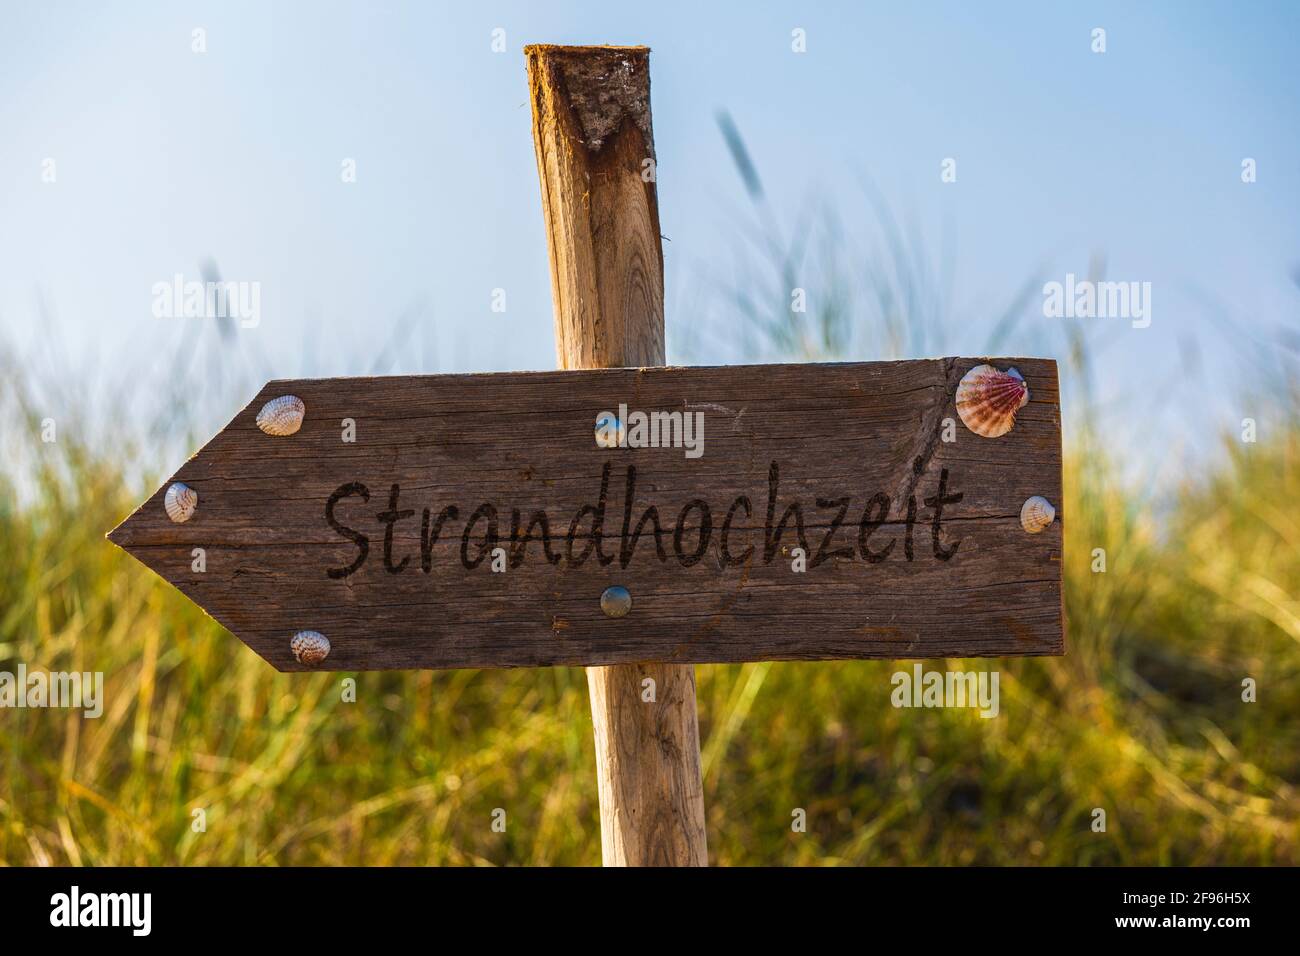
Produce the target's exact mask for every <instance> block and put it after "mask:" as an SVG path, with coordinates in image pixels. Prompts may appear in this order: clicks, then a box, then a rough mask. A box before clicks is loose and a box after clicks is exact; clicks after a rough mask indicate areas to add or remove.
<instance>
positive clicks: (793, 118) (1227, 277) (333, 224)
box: [0, 2, 1300, 441]
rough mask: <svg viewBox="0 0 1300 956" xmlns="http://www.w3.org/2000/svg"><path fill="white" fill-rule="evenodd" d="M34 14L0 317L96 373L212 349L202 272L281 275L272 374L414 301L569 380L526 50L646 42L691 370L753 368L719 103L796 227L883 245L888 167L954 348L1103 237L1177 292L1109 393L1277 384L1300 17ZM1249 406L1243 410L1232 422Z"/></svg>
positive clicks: (1200, 9)
mask: <svg viewBox="0 0 1300 956" xmlns="http://www.w3.org/2000/svg"><path fill="white" fill-rule="evenodd" d="M5 20H6V29H5V30H4V31H3V33H0V128H2V129H3V130H4V131H5V132H4V135H3V137H2V138H0V328H2V329H3V336H4V339H5V340H6V341H7V342H8V343H10V344H12V345H14V346H16V347H17V348H19V349H20V350H24V351H27V352H29V353H30V352H31V350H37V351H45V352H51V353H53V354H54V355H56V356H58V358H56V359H55V361H56V362H60V363H66V364H67V367H68V368H70V369H72V368H78V369H91V370H93V374H94V375H95V376H96V377H97V378H101V379H109V380H111V379H112V378H113V377H114V376H115V375H116V376H119V377H123V376H126V375H132V376H138V375H144V374H146V371H145V370H147V368H148V366H149V363H150V362H152V361H154V360H155V358H156V357H157V356H159V355H163V354H166V353H168V352H169V351H170V350H171V348H172V347H173V345H174V343H175V341H176V340H177V339H178V338H179V337H182V336H191V335H193V334H195V333H194V329H193V323H194V322H195V321H200V320H183V319H174V320H160V319H157V318H155V317H154V316H153V314H152V313H151V303H152V297H151V288H152V286H153V284H154V283H156V282H159V281H163V280H170V278H171V277H172V276H173V275H174V274H176V273H181V274H183V275H184V276H186V277H187V278H198V270H199V263H200V262H201V261H202V260H204V259H205V258H207V257H212V258H213V259H215V260H216V262H217V263H218V264H219V266H220V269H221V272H222V274H223V276H224V277H225V278H227V279H234V280H246V281H256V282H259V283H260V284H261V290H262V321H261V324H260V325H259V326H258V327H257V328H256V329H246V330H241V331H240V332H239V336H240V348H241V350H242V354H243V355H245V356H248V357H249V358H248V360H249V361H250V363H251V364H250V368H253V369H255V370H256V374H261V373H262V372H266V373H268V374H270V375H274V376H281V375H285V376H290V375H297V374H300V373H308V374H322V375H327V374H342V373H346V372H358V371H366V370H368V369H369V368H370V367H371V364H372V362H373V361H374V358H375V357H376V356H377V354H378V352H379V351H380V348H381V346H382V345H383V343H384V341H385V339H386V338H387V336H388V333H389V332H390V331H391V329H392V328H393V326H394V324H395V323H396V322H398V320H399V318H398V317H399V316H406V317H407V319H406V321H407V322H408V323H410V324H411V326H412V328H413V331H412V332H411V334H410V335H409V336H407V337H406V338H404V339H403V340H402V341H403V343H404V344H403V347H402V349H401V350H400V352H399V354H398V356H397V360H396V362H395V363H394V364H392V365H387V366H385V370H388V371H403V372H414V371H470V370H485V371H486V370H510V369H534V368H550V367H553V366H554V361H555V360H554V340H553V333H552V326H551V298H550V285H549V280H548V276H547V257H546V251H545V236H544V233H543V228H542V217H541V209H540V199H539V193H538V185H537V171H536V165H535V162H534V158H533V147H532V139H531V134H530V126H529V122H530V118H529V110H528V106H527V96H526V84H525V75H524V62H523V56H522V53H521V47H522V46H523V45H524V44H525V43H530V42H555V43H599V42H609V43H644V44H647V45H649V46H651V47H652V48H653V51H654V52H653V54H652V58H651V66H652V78H653V108H654V124H655V138H656V146H657V152H658V160H659V190H660V192H659V196H660V206H661V219H662V227H663V232H664V234H665V235H666V236H668V237H670V239H671V242H669V243H666V244H665V257H666V270H667V284H668V295H667V301H668V308H669V333H670V339H669V358H670V360H677V361H691V362H708V361H717V360H727V359H731V358H734V356H729V355H724V354H682V351H681V349H680V348H679V347H675V346H674V342H675V341H677V340H676V339H674V335H673V330H674V328H678V329H683V328H687V327H689V326H691V325H692V324H693V323H694V322H695V321H696V318H697V317H696V316H695V314H694V313H693V311H692V310H694V309H697V308H698V309H699V310H700V316H699V321H704V315H705V313H706V312H707V313H708V314H709V315H711V316H713V320H716V318H717V314H718V306H717V304H716V303H714V304H713V305H710V306H709V307H708V308H707V309H706V308H705V306H703V305H700V304H699V303H700V302H701V297H702V296H703V297H704V298H707V292H701V291H700V290H707V289H709V288H712V287H713V285H714V280H715V279H720V280H722V281H724V282H725V281H727V280H728V279H729V278H730V277H731V276H733V274H734V273H733V261H734V259H735V257H736V256H737V255H738V254H739V253H738V249H740V247H741V243H740V240H738V238H737V233H736V216H737V211H738V210H743V209H744V208H745V197H744V193H743V190H742V188H741V185H740V182H739V180H738V178H737V176H736V175H735V172H734V170H733V167H732V165H731V161H730V159H729V158H728V155H727V152H726V148H725V146H724V143H723V140H722V138H721V136H720V135H719V133H718V127H717V123H716V118H715V117H716V113H717V111H718V110H720V109H725V110H727V111H729V112H730V114H731V115H732V116H733V117H734V119H735V121H736V123H737V125H738V126H739V128H740V129H741V130H742V132H743V134H744V135H745V137H746V140H747V142H748V145H749V148H750V150H751V152H752V154H753V156H754V157H755V160H756V163H757V165H758V168H759V172H760V174H761V175H762V178H763V182H764V185H765V187H766V190H767V193H768V195H769V197H770V200H771V202H772V205H773V207H774V208H775V210H776V212H777V214H778V216H779V218H780V219H781V220H782V221H783V222H791V221H794V220H795V219H796V218H797V217H798V215H799V214H800V211H801V210H802V209H803V208H804V207H805V206H806V205H807V204H808V203H809V202H811V201H818V202H821V203H824V204H827V205H829V206H831V207H834V208H835V209H836V210H837V213H838V215H839V217H840V219H841V220H842V222H843V223H844V226H845V229H846V231H847V232H848V234H849V236H848V241H855V239H856V238H857V236H858V233H861V234H862V235H863V236H866V235H867V234H869V232H870V230H871V227H872V222H871V211H870V207H869V206H868V204H867V203H866V202H864V200H863V198H862V193H861V190H860V188H859V185H858V183H859V181H860V178H861V177H862V175H863V174H867V175H869V176H870V178H871V179H872V180H873V181H874V182H875V183H876V184H877V186H878V187H879V189H880V191H881V192H882V193H883V194H884V196H885V197H886V199H887V201H888V203H889V204H890V207H891V208H892V209H894V210H895V211H896V212H897V213H898V215H899V216H900V218H901V219H903V220H905V221H907V222H909V223H913V224H914V226H915V228H916V230H917V233H918V234H919V235H920V236H921V237H923V240H922V241H923V242H924V244H925V245H926V246H927V252H928V254H930V255H932V256H934V257H935V258H938V257H940V255H941V251H942V256H943V257H944V259H945V261H946V262H948V264H949V265H950V267H951V269H952V282H951V292H950V295H948V296H947V297H946V298H945V299H944V306H943V308H944V310H945V311H946V312H947V313H949V314H950V317H951V319H952V321H953V325H952V328H953V331H952V334H951V336H950V339H949V340H946V341H944V342H942V343H941V348H939V349H938V351H939V352H941V353H945V354H960V353H963V352H965V353H971V352H978V351H980V350H981V349H982V346H983V343H984V342H985V341H986V334H985V333H986V331H987V326H988V324H989V323H991V322H992V321H993V319H994V318H996V313H997V311H998V309H999V308H1000V307H1001V306H1004V305H1005V303H1006V302H1007V301H1008V300H1009V299H1010V298H1011V297H1012V295H1013V294H1014V293H1015V291H1016V290H1017V289H1018V288H1019V287H1020V286H1021V285H1022V284H1023V283H1024V282H1025V281H1026V279H1027V278H1028V277H1030V276H1031V275H1033V274H1035V273H1036V272H1041V273H1042V274H1043V275H1044V276H1045V277H1046V278H1049V279H1050V278H1055V279H1063V278H1064V275H1065V273H1067V272H1074V273H1076V274H1084V273H1086V272H1087V270H1088V263H1089V259H1090V257H1091V256H1092V255H1093V254H1095V253H1103V254H1104V255H1105V257H1106V262H1107V275H1108V277H1109V278H1112V279H1124V280H1134V281H1149V282H1151V283H1152V286H1153V301H1152V325H1151V327H1150V328H1148V329H1141V330H1136V329H1130V328H1128V327H1127V323H1125V322H1123V321H1113V322H1112V326H1111V327H1110V328H1106V329H1102V330H1100V331H1101V334H1102V336H1103V337H1104V338H1105V339H1106V344H1105V346H1104V348H1103V350H1102V352H1101V353H1100V354H1101V355H1102V356H1103V358H1104V361H1103V362H1102V365H1101V367H1100V368H1099V371H1098V384H1097V389H1098V393H1099V394H1100V396H1101V397H1102V398H1103V399H1104V400H1106V401H1107V402H1108V403H1109V404H1110V405H1111V406H1112V407H1115V406H1119V407H1123V406H1124V405H1125V404H1126V403H1134V402H1136V403H1143V402H1144V401H1145V398H1144V394H1143V393H1144V390H1145V389H1147V388H1149V387H1151V383H1153V382H1166V381H1171V382H1176V381H1177V380H1178V379H1179V377H1180V376H1182V375H1183V374H1184V373H1185V368H1186V366H1185V364H1184V358H1183V357H1184V356H1185V355H1186V353H1187V350H1188V348H1189V343H1190V342H1193V341H1194V342H1196V343H1199V346H1198V347H1199V350H1200V353H1201V355H1202V361H1203V362H1204V363H1206V364H1208V365H1209V366H1210V367H1217V366H1219V365H1220V364H1221V363H1222V364H1223V365H1224V366H1225V367H1226V366H1227V365H1231V366H1232V374H1233V375H1234V376H1237V377H1241V378H1249V370H1248V369H1243V368H1241V367H1239V364H1236V363H1235V360H1234V359H1233V358H1232V356H1233V355H1234V354H1235V353H1234V352H1233V351H1232V348H1233V342H1232V339H1233V337H1234V335H1236V334H1237V333H1235V332H1232V331H1229V327H1230V326H1229V322H1231V323H1236V324H1239V325H1240V326H1241V327H1244V328H1246V329H1248V330H1264V329H1266V328H1271V327H1272V326H1273V325H1276V324H1284V323H1289V324H1290V326H1291V327H1292V328H1295V326H1296V322H1297V315H1300V290H1297V288H1296V286H1295V285H1294V284H1293V283H1292V281H1291V279H1290V278H1289V276H1290V274H1291V272H1292V270H1294V269H1295V267H1296V264H1297V262H1300V229H1297V226H1298V225H1300V185H1298V182H1300V175H1298V174H1300V70H1297V69H1296V67H1295V53H1294V45H1295V38H1296V36H1297V35H1298V31H1297V28H1298V27H1300V4H1291V3H1274V4H1270V3H1251V4H1230V3H1226V2H1223V3H1191V2H1168V3H1143V4H1127V3H1125V4H1120V3H1115V4H1106V3H1102V4H1083V3H1076V4H1069V5H1066V4H1029V3H1024V4H1021V3H997V4H978V5H976V4H963V3H909V4H893V3H891V4H873V3H818V4H815V5H814V4H780V3H708V4H706V3H698V2H697V3H673V2H668V3H655V4H630V3H629V4H611V3H607V2H606V3H596V2H590V3H566V2H547V3H515V4H492V3H475V4H456V5H445V4H440V3H425V4H398V3H382V4H372V5H362V4H316V3H311V4H309V3H273V4H272V3H249V4H242V3H186V4H176V3H165V4H164V3H156V4H155V3H130V4H127V3H116V4H91V3H85V4H69V3H58V2H54V3H41V4H21V5H20V4H13V5H10V9H9V10H8V11H7V12H6V17H5ZM196 27H202V28H204V29H205V30H206V39H207V52H206V53H203V54H196V53H194V52H192V51H191V31H192V30H193V29H194V28H196ZM497 27H500V28H503V29H504V30H505V31H506V46H507V50H506V52H505V53H504V54H498V53H493V52H492V50H491V40H492V30H493V29H494V28H497ZM1095 27H1102V28H1104V29H1105V30H1106V43H1107V50H1106V52H1105V53H1104V54H1096V53H1093V52H1092V50H1091V48H1090V44H1091V36H1090V34H1091V31H1092V29H1093V28H1095ZM795 28H802V29H803V30H805V31H806V35H807V52H806V53H803V54H796V53H794V52H792V50H791V30H792V29H795ZM946 157H953V158H955V159H956V160H957V164H958V165H957V170H958V177H957V182H955V183H942V182H941V181H940V175H939V174H940V163H941V162H942V160H943V159H944V158H946ZM1244 157H1252V158H1254V159H1255V160H1256V162H1257V164H1258V181H1257V182H1255V183H1253V184H1249V185H1247V184H1243V183H1242V182H1241V178H1240V169H1241V165H1240V164H1241V161H1242V159H1243V158H1244ZM49 158H52V159H54V161H55V163H56V170H57V180H56V182H54V183H47V182H43V181H42V169H43V165H42V164H43V162H44V161H45V160H46V159H49ZM345 158H352V159H355V161H356V164H357V165H356V169H357V177H356V178H357V181H356V182H355V183H343V182H342V181H341V178H340V170H341V163H342V161H343V160H344V159H345ZM495 288H504V289H505V290H506V291H507V303H508V307H507V312H506V313H505V314H498V313H493V312H492V311H491V309H490V303H491V293H492V290H493V289H495ZM810 294H815V291H814V290H810ZM1207 304H1208V305H1207ZM1031 311H1032V310H1031ZM1097 321H1099V322H1101V321H1102V320H1097ZM1057 333H1058V330H1056V329H1054V328H1052V320H1050V319H1045V318H1043V317H1042V316H1041V315H1038V316H1035V315H1032V314H1029V315H1028V316H1027V318H1026V321H1025V323H1024V324H1023V325H1022V327H1021V331H1020V332H1019V333H1018V337H1017V338H1016V339H1015V340H1013V342H1012V345H1013V346H1023V347H1022V348H1019V349H1017V348H1014V347H1012V348H1008V351H1011V352H1015V351H1028V350H1029V349H1030V348H1033V349H1034V350H1035V351H1037V352H1039V353H1046V354H1057V353H1058V352H1059V351H1060V350H1061V349H1062V348H1063V346H1062V344H1061V343H1062V339H1061V338H1060V337H1059V335H1058V334H1057ZM1261 334H1262V331H1261ZM681 341H682V342H685V341H686V340H685V338H683V339H681ZM854 357H856V358H871V357H873V356H871V355H865V354H861V355H855V356H854ZM143 380H144V379H141V381H143ZM254 384H256V383H254ZM1234 401H1235V399H1229V398H1224V399H1222V400H1221V401H1218V402H1216V403H1215V405H1214V408H1213V412H1214V414H1215V415H1217V416H1219V418H1220V419H1221V420H1223V421H1224V422H1228V421H1231V420H1233V419H1234V416H1235V417H1239V413H1244V412H1242V410H1241V409H1240V408H1238V407H1237V406H1236V405H1234V404H1233V402H1234ZM231 411H232V409H231V408H229V407H221V408H217V409H214V410H211V412H210V413H206V412H205V415H204V417H205V419H206V420H208V421H210V422H211V424H212V425H213V426H214V427H215V426H216V425H219V424H220V423H222V422H223V421H224V420H225V419H226V418H228V417H229V414H230V412H231ZM209 415H210V417H209ZM1176 417H1177V416H1176ZM1178 424H1179V426H1180V427H1184V428H1186V429H1188V430H1189V431H1190V430H1195V428H1196V427H1197V426H1196V418H1195V416H1192V417H1191V418H1190V419H1188V418H1187V417H1186V416H1185V415H1184V416H1183V418H1180V419H1178ZM1171 440H1173V441H1177V440H1178V439H1177V438H1174V439H1171Z"/></svg>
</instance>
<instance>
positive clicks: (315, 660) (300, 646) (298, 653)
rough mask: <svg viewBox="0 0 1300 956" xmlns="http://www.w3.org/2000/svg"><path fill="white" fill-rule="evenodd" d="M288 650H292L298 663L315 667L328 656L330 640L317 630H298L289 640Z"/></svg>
mask: <svg viewBox="0 0 1300 956" xmlns="http://www.w3.org/2000/svg"><path fill="white" fill-rule="evenodd" d="M289 650H291V651H293V656H294V657H295V658H296V659H297V661H298V663H299V664H306V665H307V666H308V667H315V666H316V665H317V664H319V663H320V662H321V661H323V660H325V658H327V657H329V653H330V642H329V638H327V637H326V636H325V635H324V634H322V633H320V632H319V631H299V632H298V633H297V634H295V635H294V636H293V639H292V640H290V641H289Z"/></svg>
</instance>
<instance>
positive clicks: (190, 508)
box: [163, 481, 199, 524]
mask: <svg viewBox="0 0 1300 956" xmlns="http://www.w3.org/2000/svg"><path fill="white" fill-rule="evenodd" d="M198 506H199V493H198V492H197V491H195V490H194V489H193V488H191V487H190V486H189V485H186V484H182V483H181V482H179V481H174V482H172V483H171V485H170V486H169V487H168V488H167V494H165V495H164V496H163V507H164V508H166V509H167V517H169V518H171V519H172V521H175V522H176V523H177V524H184V523H185V522H186V521H189V520H190V519H191V518H193V517H194V510H195V509H196V508H198Z"/></svg>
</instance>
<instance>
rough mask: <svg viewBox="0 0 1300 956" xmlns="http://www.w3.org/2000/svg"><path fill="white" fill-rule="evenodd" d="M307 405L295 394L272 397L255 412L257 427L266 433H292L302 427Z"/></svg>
mask: <svg viewBox="0 0 1300 956" xmlns="http://www.w3.org/2000/svg"><path fill="white" fill-rule="evenodd" d="M305 414H307V406H306V405H305V404H303V400H302V399H301V398H299V397H298V396H297V395H281V396H280V397H279V398H273V399H271V400H270V401H269V402H267V403H266V404H265V405H263V406H262V410H261V411H260V412H258V413H257V427H258V428H260V429H262V431H264V432H266V433H267V434H268V435H292V434H293V433H294V432H296V431H297V430H298V429H299V428H301V427H302V418H303V416H304V415H305Z"/></svg>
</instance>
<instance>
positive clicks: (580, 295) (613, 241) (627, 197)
mask: <svg viewBox="0 0 1300 956" xmlns="http://www.w3.org/2000/svg"><path fill="white" fill-rule="evenodd" d="M524 53H525V55H526V57H527V63H528V79H529V89H530V91H531V95H532V97H533V140H534V145H535V146H536V152H537V167H538V175H539V177H540V179H541V184H542V212H543V214H544V216H545V219H546V228H547V232H548V234H549V239H550V241H549V242H548V244H547V245H548V247H549V249H550V254H551V291H552V295H553V296H554V299H555V341H556V352H557V355H558V359H559V364H560V367H561V368H611V367H614V368H617V367H640V366H651V365H662V364H663V362H664V341H663V310H664V304H663V301H664V289H663V252H662V250H661V248H660V244H659V206H658V202H657V198H656V193H655V181H656V168H655V154H654V132H653V129H652V127H651V122H650V58H649V53H650V51H649V49H648V48H647V47H616V46H611V47H560V46H529V47H525V48H524Z"/></svg>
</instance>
